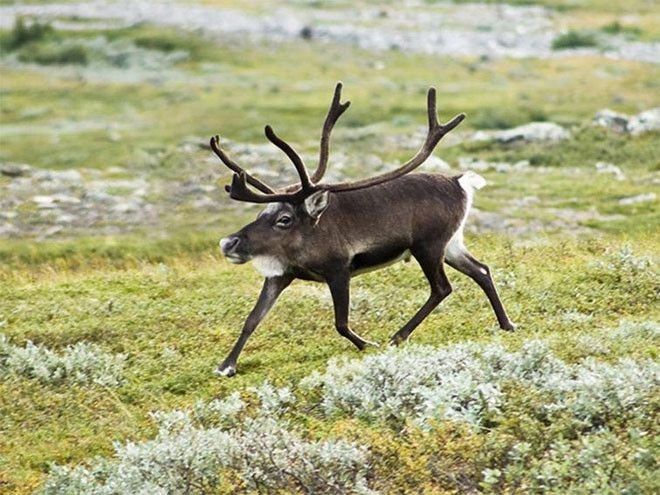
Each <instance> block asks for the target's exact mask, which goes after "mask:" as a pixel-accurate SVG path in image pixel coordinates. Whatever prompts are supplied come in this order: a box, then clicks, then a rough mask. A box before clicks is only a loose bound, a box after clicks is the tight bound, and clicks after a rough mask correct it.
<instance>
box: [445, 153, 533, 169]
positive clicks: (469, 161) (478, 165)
mask: <svg viewBox="0 0 660 495" xmlns="http://www.w3.org/2000/svg"><path fill="white" fill-rule="evenodd" d="M458 166H459V167H460V168H461V169H464V170H477V171H480V172H485V171H487V170H495V171H496V172H500V173H506V172H512V171H520V170H525V169H526V168H527V167H529V161H528V160H520V161H518V162H516V163H513V164H511V163H507V162H487V161H486V160H480V159H477V158H472V157H470V156H462V157H460V158H459V159H458Z"/></svg>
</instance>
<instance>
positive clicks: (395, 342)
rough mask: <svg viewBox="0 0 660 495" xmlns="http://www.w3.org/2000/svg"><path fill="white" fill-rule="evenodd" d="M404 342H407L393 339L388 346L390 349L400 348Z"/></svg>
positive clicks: (397, 338) (396, 338)
mask: <svg viewBox="0 0 660 495" xmlns="http://www.w3.org/2000/svg"><path fill="white" fill-rule="evenodd" d="M404 342H405V339H402V338H400V337H392V338H391V339H390V341H389V342H388V345H389V346H390V347H398V346H400V345H401V344H403V343H404Z"/></svg>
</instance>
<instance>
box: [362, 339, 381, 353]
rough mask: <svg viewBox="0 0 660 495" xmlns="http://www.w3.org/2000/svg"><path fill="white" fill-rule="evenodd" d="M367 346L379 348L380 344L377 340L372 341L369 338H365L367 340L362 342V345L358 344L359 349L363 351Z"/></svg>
mask: <svg viewBox="0 0 660 495" xmlns="http://www.w3.org/2000/svg"><path fill="white" fill-rule="evenodd" d="M367 347H376V348H378V347H380V344H378V343H376V342H371V341H369V340H365V341H363V342H362V344H361V345H359V346H358V349H360V350H361V351H364V350H365V349H366V348H367Z"/></svg>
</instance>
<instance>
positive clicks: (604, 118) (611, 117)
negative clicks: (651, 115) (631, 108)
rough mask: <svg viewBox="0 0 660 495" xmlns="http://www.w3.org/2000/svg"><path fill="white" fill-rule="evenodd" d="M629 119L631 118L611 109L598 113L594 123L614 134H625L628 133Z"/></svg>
mask: <svg viewBox="0 0 660 495" xmlns="http://www.w3.org/2000/svg"><path fill="white" fill-rule="evenodd" d="M628 119H629V117H628V116H627V115H624V114H622V113H618V112H615V111H614V110H610V109H609V108H604V109H603V110H600V111H598V112H596V115H595V116H594V119H593V123H594V125H598V126H601V127H605V128H607V129H610V130H611V131H614V132H621V133H624V132H627V131H628Z"/></svg>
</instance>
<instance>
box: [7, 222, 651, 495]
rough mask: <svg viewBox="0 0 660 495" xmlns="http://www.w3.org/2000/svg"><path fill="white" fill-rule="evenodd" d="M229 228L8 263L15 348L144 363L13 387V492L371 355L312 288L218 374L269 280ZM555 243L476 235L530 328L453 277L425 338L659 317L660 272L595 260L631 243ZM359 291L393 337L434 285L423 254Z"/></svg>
mask: <svg viewBox="0 0 660 495" xmlns="http://www.w3.org/2000/svg"><path fill="white" fill-rule="evenodd" d="M215 237H216V236H215V235H214V234H212V233H209V234H208V235H207V236H206V238H205V240H206V242H204V243H202V242H201V241H200V242H199V243H194V244H192V245H189V248H187V252H186V249H184V250H183V251H182V250H181V249H180V248H172V247H170V249H169V250H165V251H164V252H163V249H162V247H163V246H162V244H150V243H147V244H146V245H145V244H142V245H137V244H131V243H126V244H124V245H123V247H122V252H121V256H123V257H124V263H118V262H117V258H116V256H113V255H112V254H109V253H108V252H104V251H103V249H100V250H98V251H97V252H94V251H91V250H89V249H86V248H85V247H84V245H83V246H82V247H80V246H79V245H78V244H77V243H76V242H69V243H67V244H65V245H62V244H59V245H49V244H44V245H43V246H42V247H43V250H44V253H43V254H42V257H41V258H39V259H38V260H35V259H33V258H28V257H25V256H23V257H22V259H20V260H19V261H16V262H14V264H13V267H12V268H10V269H7V268H5V270H4V271H3V274H2V278H1V279H0V288H1V290H2V293H3V298H2V301H0V322H2V323H1V325H2V331H3V332H4V333H6V334H7V335H8V336H9V337H10V338H11V339H12V340H13V341H14V342H15V343H18V344H21V343H22V342H24V341H25V340H26V339H29V340H32V341H34V342H35V343H40V344H44V345H47V346H48V347H50V348H55V349H59V348H63V347H64V346H66V345H68V344H72V343H75V342H78V341H82V340H84V341H88V342H94V343H96V344H98V345H100V346H101V347H102V348H103V349H104V350H105V351H107V352H112V353H126V354H128V356H129V361H128V370H127V373H126V377H127V384H126V385H124V386H122V387H121V388H119V389H117V390H116V391H109V390H106V389H97V388H94V387H92V388H85V387H80V386H55V385H43V384H39V383H35V382H33V381H32V380H29V379H24V378H12V379H8V380H5V381H3V382H2V383H1V384H0V393H2V396H3V397H4V398H5V400H4V401H3V404H4V405H3V406H2V411H0V412H2V417H4V418H5V420H4V422H3V430H4V431H3V435H2V449H3V450H4V451H5V452H6V453H7V454H9V455H8V457H7V458H6V459H7V460H6V461H5V464H4V465H3V466H2V469H3V470H4V472H5V474H4V479H5V481H6V482H8V483H9V484H10V487H11V486H13V487H14V488H16V489H19V487H22V488H20V489H19V492H21V493H24V491H25V490H26V489H27V488H29V487H36V485H37V484H38V483H39V480H41V479H42V477H43V475H44V474H45V472H46V471H47V466H48V463H50V462H57V463H71V462H72V463H78V462H83V461H85V460H87V459H89V458H90V457H93V456H94V455H97V454H98V455H108V454H110V453H111V449H112V445H111V440H125V439H139V438H144V437H145V436H147V435H149V434H150V433H151V431H152V430H151V426H150V421H149V419H148V413H149V411H152V410H157V409H171V408H173V407H180V406H184V405H189V404H191V403H193V402H195V401H196V400H198V399H200V398H202V399H210V398H212V397H216V396H224V395H225V394H227V393H228V392H230V391H233V390H241V389H243V388H244V387H245V386H247V385H251V384H257V383H259V382H260V381H261V380H263V379H265V378H268V379H270V380H271V381H273V382H274V383H276V384H285V383H295V382H296V380H298V379H300V378H302V377H303V376H305V375H307V374H308V373H309V372H311V371H313V370H321V369H323V368H324V366H325V363H326V362H327V360H328V359H329V358H330V357H337V356H342V355H345V356H355V355H356V353H355V351H353V350H352V349H351V348H350V347H349V345H348V344H347V343H346V342H345V341H344V339H342V338H341V337H339V336H338V335H336V332H335V331H334V328H333V324H332V308H331V305H330V303H329V300H328V298H327V297H321V295H322V294H323V291H324V289H321V286H318V285H315V284H311V283H302V282H300V283H296V284H294V286H293V287H292V288H290V289H289V290H288V292H286V293H285V295H284V296H283V297H282V299H281V301H280V302H279V303H278V306H277V307H276V308H275V309H274V310H273V313H272V314H271V316H270V317H269V318H268V319H267V321H266V322H265V323H264V324H263V325H262V327H261V328H260V329H259V330H258V331H257V332H256V334H255V335H254V337H253V339H252V340H251V341H250V343H249V344H248V346H247V348H246V350H245V353H244V355H243V356H242V359H241V361H240V365H239V366H240V370H239V371H240V372H239V375H238V376H237V377H236V378H235V379H232V380H219V379H217V378H214V377H213V375H212V373H211V372H212V370H213V367H214V366H215V365H216V364H217V363H218V362H219V361H220V360H221V359H222V358H223V357H224V354H225V353H226V352H228V349H229V347H230V345H231V344H232V343H233V340H234V339H235V338H236V336H237V332H238V330H239V328H240V325H241V322H242V321H243V319H244V318H245V316H246V314H247V312H248V311H249V309H250V307H251V306H252V304H253V303H254V301H255V298H256V296H257V286H258V284H259V277H258V276H257V274H256V273H255V272H254V271H253V270H252V269H251V268H250V267H249V266H242V267H234V266H230V265H228V264H227V263H226V262H224V261H222V260H221V259H220V258H219V256H218V253H217V250H216V248H215ZM548 241H551V242H549V243H547V244H546V243H540V244H537V245H532V246H527V247H522V246H520V247H518V246H516V245H515V244H513V245H512V244H511V243H510V241H509V240H508V239H506V238H502V237H491V236H481V237H479V238H475V239H469V240H468V245H470V246H471V247H472V250H473V252H474V253H475V255H476V256H478V257H479V258H481V259H483V260H484V261H487V262H488V263H489V264H490V266H491V268H493V270H494V273H495V277H496V279H498V280H499V281H500V287H501V293H502V297H503V300H504V301H505V304H506V305H507V307H508V310H509V312H510V314H511V316H512V318H513V319H514V321H516V322H517V323H518V324H519V325H520V329H519V331H517V332H516V333H513V334H503V333H502V332H500V331H498V330H497V329H496V325H495V320H494V316H493V315H492V313H491V310H490V308H489V307H488V304H487V301H486V299H485V297H484V296H483V294H482V293H481V292H480V291H479V289H478V288H477V287H476V285H474V284H473V283H472V282H471V281H469V280H468V279H466V278H465V277H463V276H461V275H459V274H457V273H456V272H452V273H451V274H450V278H451V280H452V283H453V284H454V286H455V289H456V290H455V292H454V294H452V296H451V297H450V298H449V299H448V300H447V301H445V302H444V303H443V304H442V307H441V309H440V310H438V311H436V312H434V313H433V314H432V315H431V316H430V317H429V318H428V319H427V320H426V321H425V322H424V323H423V324H422V325H421V327H420V328H419V329H418V330H417V331H416V332H415V334H414V341H415V342H418V343H426V344H432V345H444V344H449V343H455V342H462V341H465V340H475V341H484V342H487V341H490V340H492V339H498V340H503V341H504V342H506V343H508V344H512V345H513V344H515V343H519V342H522V341H524V340H526V339H529V338H538V337H543V336H553V337H555V338H557V339H559V340H561V336H562V335H566V336H571V335H572V334H573V333H574V332H575V331H576V330H580V329H582V328H584V327H583V324H580V323H573V324H571V323H566V321H564V320H563V319H562V315H563V314H565V313H567V312H576V311H577V312H579V313H583V314H587V315H591V318H590V320H589V323H588V327H589V328H601V327H608V326H616V324H617V322H618V321H619V320H620V319H623V318H633V319H635V318H639V317H640V316H642V315H644V316H643V317H644V318H646V319H648V318H652V317H653V315H655V316H656V317H657V316H658V310H657V307H656V308H654V304H653V297H654V296H653V291H654V289H653V282H652V278H650V275H645V276H643V277H642V278H639V277H636V278H623V279H621V275H622V274H621V273H618V274H617V273H608V272H604V271H603V270H602V269H599V268H597V267H596V265H595V263H597V262H598V261H601V260H604V259H607V254H606V253H607V252H609V251H616V250H618V249H620V246H621V245H622V242H623V239H616V238H611V239H609V240H600V241H598V240H593V239H590V240H585V241H569V240H563V241H561V242H556V241H552V240H551V239H548ZM634 246H635V254H636V255H637V256H640V255H644V254H652V251H653V246H654V244H653V241H652V238H646V239H643V238H642V239H639V240H637V241H636V242H635V243H634ZM16 248H17V246H16V245H13V246H12V250H16ZM67 248H68V249H69V250H71V252H73V253H76V254H74V259H75V257H76V256H77V253H83V254H84V256H83V257H84V260H85V263H84V265H79V264H78V263H76V262H75V261H73V262H71V258H69V257H67V258H63V257H62V253H63V252H65V250H66V249H67ZM26 249H28V247H27V246H24V247H23V250H26ZM158 251H161V253H162V254H161V255H160V256H159V257H158V258H157V259H153V258H152V254H151V253H154V252H158ZM548 260H552V262H550V263H549V262H548ZM5 266H6V265H5ZM557 267H561V269H559V270H558V269H557ZM505 281H507V282H506V283H505ZM353 292H354V294H357V295H359V299H358V300H359V301H361V302H359V303H357V304H355V305H354V309H353V312H352V316H351V321H352V324H353V326H354V328H355V329H356V331H359V332H360V333H361V334H363V335H365V336H367V337H368V338H370V339H374V340H376V341H378V342H384V341H385V340H386V339H387V338H388V337H389V336H390V335H391V334H392V333H393V332H394V331H395V330H396V329H397V328H398V327H399V326H400V325H402V324H403V323H404V322H405V321H406V319H407V318H408V317H409V316H410V315H412V314H413V313H414V311H415V310H416V308H417V307H418V306H419V305H421V304H422V302H423V300H424V299H425V298H426V295H427V292H428V289H427V287H426V283H425V281H424V278H423V276H422V275H421V272H420V270H419V269H418V268H417V267H416V266H415V265H414V263H410V264H400V265H396V266H395V267H392V268H390V269H387V270H384V271H380V272H376V273H374V274H369V275H366V276H363V277H360V278H357V279H355V280H354V282H353ZM356 297H357V296H356ZM165 349H173V350H175V351H176V353H177V354H176V356H177V357H176V358H174V359H173V360H168V359H166V358H164V357H163V351H164V350H165ZM568 350H569V348H566V351H568ZM274 370H277V372H275V371H274ZM45 411H57V414H56V415H52V414H44V412H45ZM377 431H378V430H377V429H376V430H374V434H376V432H377Z"/></svg>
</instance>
